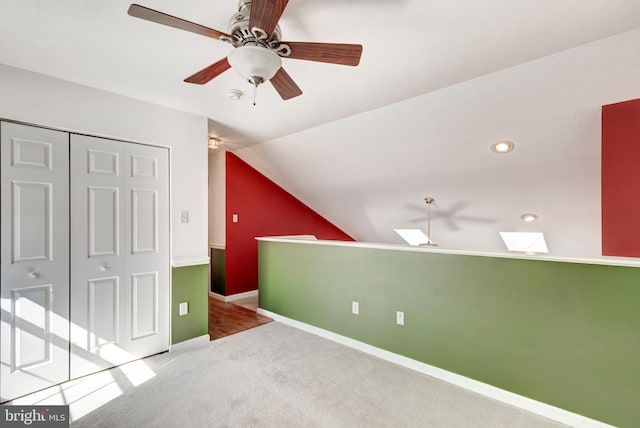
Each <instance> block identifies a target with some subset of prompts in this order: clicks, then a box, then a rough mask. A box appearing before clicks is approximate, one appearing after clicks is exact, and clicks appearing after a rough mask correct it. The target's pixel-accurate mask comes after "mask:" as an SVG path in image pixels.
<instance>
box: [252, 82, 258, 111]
mask: <svg viewBox="0 0 640 428" xmlns="http://www.w3.org/2000/svg"><path fill="white" fill-rule="evenodd" d="M257 95H258V82H255V83H254V84H253V106H254V107H255V105H256V96H257Z"/></svg>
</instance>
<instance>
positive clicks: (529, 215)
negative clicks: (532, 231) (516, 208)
mask: <svg viewBox="0 0 640 428" xmlns="http://www.w3.org/2000/svg"><path fill="white" fill-rule="evenodd" d="M520 218H521V219H522V220H524V221H526V222H527V223H530V222H532V221H536V220H537V219H539V218H540V217H539V216H538V214H533V213H526V214H522V215H521V216H520Z"/></svg>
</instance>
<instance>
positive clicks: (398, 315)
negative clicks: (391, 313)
mask: <svg viewBox="0 0 640 428" xmlns="http://www.w3.org/2000/svg"><path fill="white" fill-rule="evenodd" d="M396 324H398V325H404V312H400V311H396Z"/></svg>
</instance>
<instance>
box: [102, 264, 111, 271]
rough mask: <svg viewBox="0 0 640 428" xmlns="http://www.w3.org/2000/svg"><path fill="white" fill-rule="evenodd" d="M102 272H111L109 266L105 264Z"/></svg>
mask: <svg viewBox="0 0 640 428" xmlns="http://www.w3.org/2000/svg"><path fill="white" fill-rule="evenodd" d="M100 270H101V271H102V272H104V271H107V270H109V265H106V264H104V265H102V266H100Z"/></svg>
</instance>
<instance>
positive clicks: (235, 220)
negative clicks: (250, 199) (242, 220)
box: [231, 214, 238, 223]
mask: <svg viewBox="0 0 640 428" xmlns="http://www.w3.org/2000/svg"><path fill="white" fill-rule="evenodd" d="M231 221H232V222H234V223H237V222H238V214H233V215H232V216H231Z"/></svg>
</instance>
